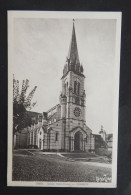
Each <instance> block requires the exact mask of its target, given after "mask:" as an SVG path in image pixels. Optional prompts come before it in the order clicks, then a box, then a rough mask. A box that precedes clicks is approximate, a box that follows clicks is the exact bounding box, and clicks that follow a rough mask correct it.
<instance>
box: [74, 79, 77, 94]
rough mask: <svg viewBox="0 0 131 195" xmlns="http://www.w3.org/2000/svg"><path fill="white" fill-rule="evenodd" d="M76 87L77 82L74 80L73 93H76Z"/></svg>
mask: <svg viewBox="0 0 131 195" xmlns="http://www.w3.org/2000/svg"><path fill="white" fill-rule="evenodd" d="M76 88H77V82H76V81H75V82H74V93H76Z"/></svg>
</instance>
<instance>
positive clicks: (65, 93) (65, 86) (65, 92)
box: [64, 84, 66, 95]
mask: <svg viewBox="0 0 131 195" xmlns="http://www.w3.org/2000/svg"><path fill="white" fill-rule="evenodd" d="M64 88H65V95H66V84H65V86H64Z"/></svg>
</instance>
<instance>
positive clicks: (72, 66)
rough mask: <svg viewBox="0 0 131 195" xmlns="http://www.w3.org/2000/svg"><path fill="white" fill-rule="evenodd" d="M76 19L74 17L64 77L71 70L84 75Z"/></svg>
mask: <svg viewBox="0 0 131 195" xmlns="http://www.w3.org/2000/svg"><path fill="white" fill-rule="evenodd" d="M74 21H75V20H74V19H73V29H72V37H71V43H70V48H69V53H68V57H67V59H66V64H65V66H64V69H63V76H62V78H63V77H64V76H65V75H67V73H68V72H69V71H73V72H74V73H76V74H79V75H81V76H84V75H83V66H82V65H80V61H79V55H78V49H77V41H76V33H75V24H74ZM84 77H85V76H84Z"/></svg>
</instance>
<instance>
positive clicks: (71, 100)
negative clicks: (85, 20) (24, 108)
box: [27, 24, 95, 152]
mask: <svg viewBox="0 0 131 195" xmlns="http://www.w3.org/2000/svg"><path fill="white" fill-rule="evenodd" d="M83 72H84V70H83V66H82V65H81V64H80V61H79V56H78V50H77V42H76V35H75V27H74V24H73V30H72V39H71V44H70V50H69V55H68V57H67V60H66V63H65V66H64V70H63V76H62V78H61V81H62V91H61V93H60V97H59V101H60V103H59V104H58V105H56V106H54V107H53V108H51V109H50V110H49V111H47V112H44V113H43V114H39V115H38V117H37V121H38V122H37V124H33V125H32V126H31V128H29V129H28V133H27V147H34V148H35V147H37V148H39V149H42V150H45V151H71V152H72V151H94V149H95V148H94V147H95V139H94V136H93V134H92V130H91V129H90V128H89V127H88V126H87V125H86V116H85V113H86V93H85V89H84V82H85V76H84V74H83Z"/></svg>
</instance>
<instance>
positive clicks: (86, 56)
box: [12, 18, 116, 133]
mask: <svg viewBox="0 0 131 195" xmlns="http://www.w3.org/2000/svg"><path fill="white" fill-rule="evenodd" d="M72 26H73V22H72V19H45V18H15V19H14V46H13V48H12V49H13V50H14V58H13V67H12V68H13V73H14V75H15V79H18V80H19V81H20V83H21V82H22V80H23V79H29V82H30V87H29V90H28V92H30V90H31V89H32V88H33V87H34V86H37V90H36V92H35V95H34V97H33V101H37V106H36V107H35V108H34V109H33V111H36V112H46V111H47V110H48V109H50V108H51V107H53V106H55V105H56V104H58V103H59V95H60V92H61V90H62V82H61V77H62V73H63V68H64V64H65V62H66V57H67V55H68V51H69V45H70V41H71V34H72ZM75 31H76V39H77V46H78V53H79V59H80V62H81V63H82V65H83V68H84V75H85V76H86V78H85V92H86V124H87V126H89V127H90V128H91V129H92V131H93V133H98V132H99V131H100V128H101V125H103V127H104V129H105V130H106V132H107V133H112V128H113V100H114V88H113V86H114V74H115V73H114V61H115V44H116V20H115V19H76V20H75Z"/></svg>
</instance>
